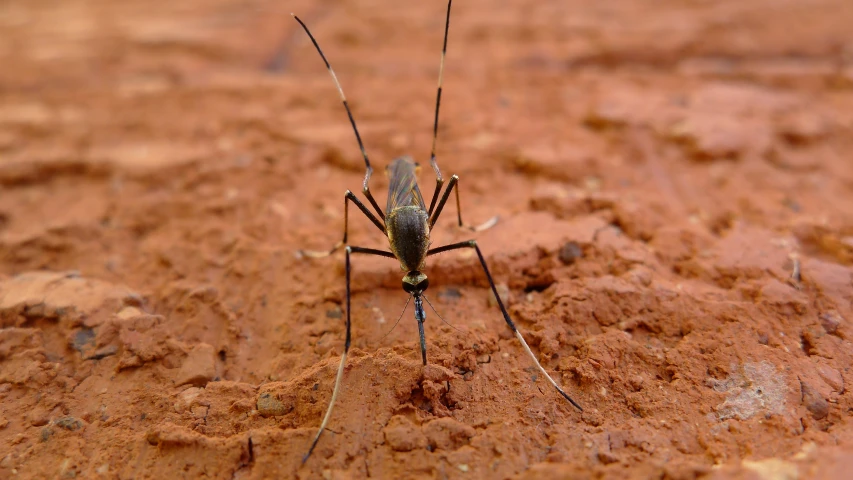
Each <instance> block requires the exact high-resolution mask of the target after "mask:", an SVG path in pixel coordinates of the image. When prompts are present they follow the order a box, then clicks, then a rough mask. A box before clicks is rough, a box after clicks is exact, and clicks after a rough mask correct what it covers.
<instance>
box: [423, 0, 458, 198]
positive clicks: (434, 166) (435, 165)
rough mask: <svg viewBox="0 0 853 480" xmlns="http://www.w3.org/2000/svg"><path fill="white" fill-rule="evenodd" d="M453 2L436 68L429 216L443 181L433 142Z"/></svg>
mask: <svg viewBox="0 0 853 480" xmlns="http://www.w3.org/2000/svg"><path fill="white" fill-rule="evenodd" d="M452 3H453V0H447V19H446V20H445V22H444V44H443V45H442V47H441V63H440V64H439V67H438V93H437V94H436V97H435V121H434V122H433V124H432V152H430V155H429V163H430V165H432V169H433V170H435V192H433V194H432V201H430V202H429V214H430V215H432V209H433V208H434V207H435V200H436V199H437V198H438V194H439V192H440V191H441V184H442V183H444V179H443V178H441V170H439V169H438V162H436V161H435V140H436V138H438V109H439V107H440V106H441V83H442V80H443V78H444V57H445V56H446V55H447V32H448V31H449V30H450V5H451V4H452Z"/></svg>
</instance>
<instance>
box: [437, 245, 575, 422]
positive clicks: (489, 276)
mask: <svg viewBox="0 0 853 480" xmlns="http://www.w3.org/2000/svg"><path fill="white" fill-rule="evenodd" d="M461 248H473V249H474V250H476V251H477V256H478V257H479V258H480V264H481V265H482V266H483V271H484V272H485V273H486V278H487V279H488V280H489V286H491V287H492V293H494V294H495V298H496V299H497V301H498V307H500V309H501V313H502V314H503V316H504V320H506V324H507V325H509V328H510V329H512V331H513V332H514V333H515V337H516V338H518V341H519V342H521V345H522V346H523V347H524V351H526V352H527V354H528V355H530V358H532V359H533V363H535V364H536V367H537V368H539V371H540V372H542V375H545V378H547V379H548V381H549V382H551V385H553V386H554V388H556V389H557V391H558V392H560V395H562V396H563V398H565V399H566V400H568V401H569V403H571V404H572V405H574V406H575V408H577V409H578V410H580V411H583V408H581V406H580V405H578V403H577V402H575V401H574V400H572V397H570V396H568V395H567V394H566V392H564V391H563V389H562V388H560V386H559V385H557V382H555V381H554V379H553V378H551V375H549V374H548V372H546V371H545V369H544V368H542V364H540V363H539V360H538V359H537V358H536V355H534V354H533V351H532V350H530V347H529V346H528V345H527V342H526V341H525V340H524V337H522V336H521V332H519V331H518V328H516V327H515V324H514V323H513V322H512V319H511V318H509V313H508V312H507V311H506V307H504V304H503V301H502V300H501V297H500V295H498V289H497V288H496V287H495V281H494V280H492V274H491V273H489V267H488V266H486V259H485V258H484V257H483V252H481V251H480V247H478V246H477V241H476V240H469V241H467V242H459V243H453V244H450V245H445V246H443V247H438V248H433V249H431V250H429V251H428V252H427V256H432V255H435V254H437V253H441V252H446V251H448V250H458V249H461Z"/></svg>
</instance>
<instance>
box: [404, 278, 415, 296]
mask: <svg viewBox="0 0 853 480" xmlns="http://www.w3.org/2000/svg"><path fill="white" fill-rule="evenodd" d="M403 290H405V292H406V293H409V294H412V293H415V291H417V287H416V286H414V285H412V284H411V283H408V282H406V281H405V280H403Z"/></svg>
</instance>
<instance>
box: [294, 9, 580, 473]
mask: <svg viewBox="0 0 853 480" xmlns="http://www.w3.org/2000/svg"><path fill="white" fill-rule="evenodd" d="M452 3H453V0H448V2H447V17H446V20H445V26H444V43H443V46H442V49H441V63H440V66H439V70H438V94H437V96H436V100H435V119H434V123H433V129H432V151H431V152H430V159H429V162H430V165H431V166H432V169H433V170H434V171H435V177H436V180H435V191H434V192H433V195H432V200H431V201H430V204H429V208H427V206H426V203H424V199H423V196H422V195H421V191H420V188H418V182H417V171H418V165H417V164H416V163H415V162H414V160H412V158H411V157H408V156H404V157H400V158H397V159H395V160H394V161H393V162H391V165H390V166H388V167H387V168H386V173H387V174H388V177H389V187H388V201H387V203H386V206H385V212H384V213H383V212H382V209H381V208H379V205H378V204H377V203H376V200H375V199H374V198H373V195H372V194H371V193H370V186H369V183H370V176H371V175H372V174H373V168H372V167H371V166H370V160H369V159H368V157H367V152H366V151H365V149H364V143H363V142H362V140H361V135H359V133H358V128H357V127H356V125H355V119H354V118H353V116H352V111H350V108H349V105H348V104H347V99H346V97H345V96H344V90H343V88H341V84H340V82H339V81H338V77H337V75H335V71H334V70H332V66H331V65H330V64H329V61H328V60H326V56H325V55H324V54H323V51H322V50H321V49H320V45H319V44H318V43H317V40H315V39H314V36H313V35H311V32H310V31H309V30H308V27H307V26H306V25H305V23H303V22H302V20H300V19H299V17H297V16H296V15H293V14H291V15H293V18H295V19H296V21H297V22H299V25H301V26H302V28H303V29H304V30H305V33H306V34H308V38H310V39H311V42H312V43H313V44H314V47H315V48H316V49H317V53H319V54H320V57H321V58H322V59H323V62H324V63H325V64H326V68H327V69H328V70H329V74H331V76H332V80H334V82H335V86H336V87H337V89H338V94H339V95H340V97H341V102H342V103H343V104H344V109H345V110H346V112H347V116H348V117H349V121H350V124H351V125H352V129H353V131H354V132H355V138H356V140H357V141H358V146H359V148H360V149H361V155H362V157H364V164H365V166H366V169H367V171H366V173H365V175H364V182H363V184H362V193H363V194H364V196H365V197H367V200H368V201H369V202H370V205H371V206H372V207H373V209H374V210H375V211H376V215H374V214H373V212H371V211H370V209H369V208H367V206H365V205H364V203H362V202H361V201H360V200H359V199H358V197H356V196H355V194H353V193H352V192H351V191H349V190H347V191H346V193H345V194H344V236H343V239H341V241H339V242H338V243H336V244H335V245H334V246H333V247H332V248H331V250H328V251H310V250H307V251H306V250H300V251H299V252H298V255H299V256H304V257H312V258H322V257H327V256H329V255H331V254H333V253H335V252H336V251H337V250H338V249H340V248H341V247H344V250H345V252H346V311H347V316H346V340H345V342H344V352H343V354H342V355H341V360H340V364H339V365H338V373H337V376H336V377H335V386H334V389H333V390H332V398H331V400H330V401H329V406H328V408H327V409H326V414H325V416H324V417H323V421H322V422H321V424H320V428H319V430H318V431H317V434H316V435H315V436H314V440H313V441H312V443H311V447H310V448H309V449H308V453H306V454H305V456H304V457H303V458H302V463H305V462H306V461H307V460H308V458H309V457H310V456H311V453H312V452H313V451H314V448H315V447H316V446H317V442H319V440H320V436H321V435H322V434H323V431H324V430H325V429H326V425H327V424H328V423H329V418H331V416H332V408H333V407H334V406H335V400H336V399H337V397H338V393H339V392H340V388H341V379H342V378H343V374H344V365H345V364H346V359H347V353H348V351H349V348H350V340H351V335H350V313H351V307H350V298H351V295H350V255H352V254H362V255H374V256H379V257H387V258H391V259H395V260H397V261H398V262H400V268H401V269H402V270H403V271H404V272H406V274H405V276H404V277H403V290H404V291H405V292H406V293H408V294H409V300H412V299H414V303H415V320H417V322H418V333H419V335H420V347H421V359H422V360H423V364H424V366H426V364H427V355H426V339H425V337H424V321H426V312H425V311H424V305H423V300H424V299H426V300H427V303H429V299H427V298H426V296H425V295H424V292H425V291H426V290H427V287H429V279H428V278H427V276H426V274H424V273H423V270H424V267H425V266H426V259H427V257H431V256H433V255H436V254H439V253H442V252H447V251H450V250H460V249H464V248H470V249H473V250H474V251H475V252H477V257H478V258H479V260H480V265H481V266H482V267H483V273H485V274H486V279H487V280H488V281H489V286H490V287H491V289H492V293H493V294H494V295H495V299H497V304H498V307H499V308H500V310H501V313H502V314H503V317H504V320H505V321H506V324H507V325H508V326H509V328H510V329H511V330H512V331H513V333H514V334H515V337H516V338H517V339H518V341H519V342H521V345H522V347H524V351H525V352H527V354H528V355H529V356H530V358H531V359H532V360H533V363H534V364H536V367H537V368H538V369H539V371H540V372H542V375H543V376H544V377H545V378H547V379H548V381H549V382H551V385H553V386H554V388H556V389H557V391H558V392H559V393H560V395H562V396H563V398H565V399H566V400H568V401H569V403H571V404H572V405H573V406H574V407H575V408H577V409H578V410H580V411H583V409H582V408H581V406H580V405H579V404H578V403H577V402H575V401H574V400H573V399H572V398H571V397H570V396H569V395H567V394H566V392H564V391H563V389H562V388H560V386H559V385H557V382H555V381H554V379H553V378H551V375H549V374H548V372H547V371H545V369H544V368H543V367H542V365H541V364H540V363H539V360H538V359H537V358H536V355H534V354H533V351H531V350H530V347H529V346H528V345H527V342H526V341H525V340H524V337H523V336H522V335H521V332H519V331H518V328H516V326H515V323H513V321H512V319H511V318H510V316H509V313H508V312H507V309H506V307H505V306H504V304H503V301H502V300H501V297H500V295H499V294H498V291H497V288H496V287H495V281H494V280H493V279H492V274H491V273H489V267H488V266H487V265H486V259H485V258H484V257H483V252H482V251H481V250H480V247H479V246H478V245H477V241H476V240H468V241H465V242H458V243H452V244H450V245H444V246H442V247H437V248H430V230H432V228H433V227H434V226H435V222H436V221H437V220H438V217H439V215H441V211H442V209H444V205H445V203H447V199H448V198H449V197H450V193H451V191H454V187H456V186H457V183H459V177H458V176H457V175H453V176H452V177H450V181H448V182H447V187H446V188H445V189H444V192H443V193H442V190H441V189H442V186H443V185H444V178H443V177H442V176H441V171H440V170H439V168H438V163H437V162H436V158H435V144H436V138H437V137H438V112H439V107H440V106H441V84H442V78H443V75H444V58H445V56H446V53H447V33H448V31H449V29H450V7H451V5H452ZM455 192H456V214H457V220H458V224H459V227H462V228H466V229H468V230H470V231H472V232H478V231H482V230H485V229H488V228H491V227H492V226H493V225H494V224H495V223H497V217H494V218H492V219H491V220H489V221H487V222H485V223H484V224H482V225H480V226H468V225H466V224H465V223H463V222H462V209H461V205H460V203H459V188H458V187H457V188H456V190H455ZM439 194H441V195H440V197H441V198H440V199H439ZM436 200H438V201H437V202H436ZM350 203H353V204H354V205H355V206H356V207H358V209H359V210H361V212H362V213H363V214H364V215H365V216H366V217H367V218H368V219H369V220H370V221H371V222H373V224H374V225H376V228H378V229H379V230H380V231H381V232H382V233H383V234H384V235H385V236H386V237H387V238H388V244H389V247H390V249H389V250H388V251H386V250H378V249H373V248H364V247H356V246H353V245H349V244H348V243H347V232H348V218H349V204H350ZM407 305H408V301H407Z"/></svg>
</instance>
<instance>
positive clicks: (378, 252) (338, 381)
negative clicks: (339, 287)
mask: <svg viewBox="0 0 853 480" xmlns="http://www.w3.org/2000/svg"><path fill="white" fill-rule="evenodd" d="M346 252H347V255H346V258H347V260H346V272H347V300H346V303H347V323H346V330H347V333H346V340H345V341H344V353H343V355H341V363H340V364H338V374H337V375H336V376H335V388H334V389H333V390H332V399H331V400H329V407H328V408H327V409H326V415H324V416H323V421H322V422H321V423H320V429H319V430H318V431H317V434H316V435H314V441H313V442H311V447H310V448H309V449H308V453H306V454H305V456H304V457H302V463H305V462H307V461H308V457H310V456H311V453H312V452H313V451H314V447H316V446H317V442H319V441H320V435H322V434H323V430H325V429H326V424H328V423H329V419H330V418H331V417H332V408H333V407H334V406H335V400H337V398H338V392H340V390H341V379H342V378H343V377H344V365H346V363H347V353H348V352H349V346H350V339H351V336H350V325H351V318H352V309H351V308H350V305H351V301H350V261H349V256H350V254H352V253H362V254H367V255H376V256H380V257H388V258H394V254H393V253H391V252H386V251H383V250H375V249H372V248H362V247H350V246H348V247H347V248H346Z"/></svg>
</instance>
